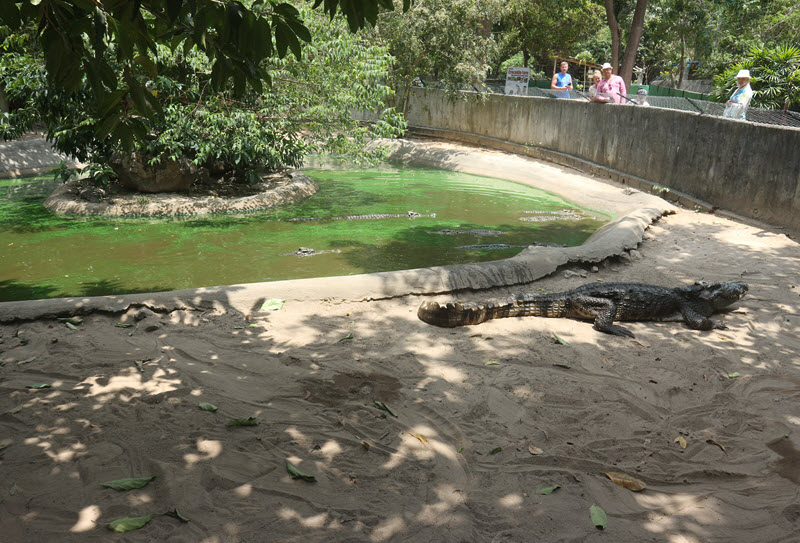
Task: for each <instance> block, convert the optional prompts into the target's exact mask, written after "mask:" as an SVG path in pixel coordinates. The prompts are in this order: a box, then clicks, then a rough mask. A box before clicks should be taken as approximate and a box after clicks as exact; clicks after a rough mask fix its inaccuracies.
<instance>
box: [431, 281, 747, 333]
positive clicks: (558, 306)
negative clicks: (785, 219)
mask: <svg viewBox="0 0 800 543" xmlns="http://www.w3.org/2000/svg"><path fill="white" fill-rule="evenodd" d="M747 289H748V287H747V284H746V283H743V282H741V281H729V282H713V283H712V282H705V281H700V282H697V283H695V284H694V285H692V286H686V287H677V288H669V287H661V286H657V285H649V284H645V283H589V284H586V285H583V286H581V287H578V288H575V289H572V290H567V291H565V292H559V293H554V294H518V295H516V296H510V297H505V298H496V299H493V300H488V301H485V302H450V303H447V304H445V305H439V304H438V303H437V302H423V303H422V305H420V307H419V310H418V311H417V316H418V317H419V318H420V319H421V320H423V321H425V322H427V323H428V324H433V325H436V326H442V327H446V328H453V327H456V326H465V325H470V324H479V323H481V322H485V321H488V320H490V319H499V318H503V317H528V316H534V317H564V318H572V319H592V320H594V329H595V330H599V331H600V332H606V333H608V334H614V335H618V336H629V337H634V336H633V333H632V332H631V331H630V330H628V329H627V328H625V327H623V326H619V325H616V324H614V321H671V322H679V321H683V322H685V323H686V324H687V326H689V328H692V329H695V330H712V329H725V328H726V326H725V324H724V323H719V322H714V321H712V320H711V319H709V318H708V317H709V316H711V315H712V314H713V313H714V312H716V311H718V310H720V309H723V308H725V307H727V306H729V305H731V304H732V303H734V302H736V301H738V300H740V299H741V298H742V296H744V295H745V293H746V292H747Z"/></svg>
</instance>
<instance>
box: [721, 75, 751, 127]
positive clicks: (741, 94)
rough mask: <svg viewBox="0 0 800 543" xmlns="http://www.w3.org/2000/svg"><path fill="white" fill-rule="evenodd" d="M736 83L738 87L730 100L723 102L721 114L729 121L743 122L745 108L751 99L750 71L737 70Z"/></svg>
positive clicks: (745, 113)
mask: <svg viewBox="0 0 800 543" xmlns="http://www.w3.org/2000/svg"><path fill="white" fill-rule="evenodd" d="M736 83H737V84H738V85H739V88H737V89H736V90H735V91H733V94H731V97H730V99H729V100H728V101H727V102H725V112H724V113H723V114H722V115H723V116H724V117H727V118H729V119H740V120H745V119H746V118H747V106H748V105H749V104H750V100H751V99H752V98H753V89H751V88H750V70H739V73H738V74H736Z"/></svg>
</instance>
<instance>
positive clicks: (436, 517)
mask: <svg viewBox="0 0 800 543" xmlns="http://www.w3.org/2000/svg"><path fill="white" fill-rule="evenodd" d="M434 494H435V495H436V498H437V499H438V500H439V501H438V502H436V503H426V504H425V505H423V506H422V508H421V510H420V512H419V513H417V515H416V517H415V520H416V521H417V522H421V523H423V524H428V525H432V526H437V525H441V524H446V523H449V522H452V521H453V517H452V512H453V510H454V509H456V508H458V507H461V506H463V505H464V503H465V502H466V500H467V496H466V494H465V493H464V492H463V491H462V490H461V489H458V488H455V487H454V486H452V485H450V484H440V485H438V486H437V487H436V488H435V489H434Z"/></svg>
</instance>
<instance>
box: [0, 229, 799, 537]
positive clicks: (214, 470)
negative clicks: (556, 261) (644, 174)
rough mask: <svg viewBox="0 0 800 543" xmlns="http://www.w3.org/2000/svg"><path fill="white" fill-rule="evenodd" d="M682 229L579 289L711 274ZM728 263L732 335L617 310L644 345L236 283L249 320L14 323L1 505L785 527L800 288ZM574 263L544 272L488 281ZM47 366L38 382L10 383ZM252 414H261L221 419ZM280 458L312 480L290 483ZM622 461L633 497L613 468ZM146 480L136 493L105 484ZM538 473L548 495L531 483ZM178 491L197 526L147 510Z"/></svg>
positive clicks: (380, 524)
mask: <svg viewBox="0 0 800 543" xmlns="http://www.w3.org/2000/svg"><path fill="white" fill-rule="evenodd" d="M693 235H694V234H693V232H692V230H691V229H688V228H687V229H686V230H685V231H676V232H674V238H675V241H676V245H677V246H679V247H680V250H674V251H673V250H667V251H663V253H664V254H658V255H655V256H654V255H652V254H651V255H648V256H649V257H650V258H651V259H654V260H655V261H656V262H655V264H649V265H647V266H644V265H643V264H640V265H641V266H642V269H637V268H636V266H637V264H635V263H634V264H625V265H623V264H620V263H618V262H612V263H611V264H609V265H608V266H603V265H601V264H598V267H599V268H600V269H599V271H598V272H596V275H589V276H588V277H589V278H590V279H587V281H593V280H595V279H599V280H603V281H613V280H623V281H624V280H637V279H645V280H648V281H649V280H650V279H652V280H653V282H658V283H659V284H668V283H669V284H673V283H674V284H686V283H689V282H690V280H694V279H708V278H709V277H707V276H710V275H712V273H711V272H714V271H716V267H718V264H715V267H714V269H711V268H707V269H706V271H705V272H704V273H696V275H698V276H699V277H689V275H691V274H694V273H695V271H694V268H689V269H687V270H684V269H683V268H686V266H687V259H688V258H691V255H693V254H696V250H695V249H693V248H688V249H687V248H685V247H682V245H681V244H683V243H688V242H691V241H692V236H693ZM743 239H744V241H742V242H741V243H731V244H730V247H729V248H728V249H729V250H730V254H725V255H721V256H720V261H723V260H724V261H725V262H730V264H729V265H730V266H733V267H734V269H735V270H736V271H734V272H730V273H732V274H738V273H739V271H738V270H740V269H745V270H750V271H751V272H752V271H758V270H757V269H756V268H755V267H754V266H747V265H741V263H740V262H739V261H736V260H731V255H736V254H739V253H746V252H751V251H752V252H755V251H756V248H757V244H756V243H755V242H754V241H753V240H752V239H750V238H748V237H747V236H744V237H743ZM685 240H688V241H685ZM728 249H726V250H728ZM641 250H642V252H643V253H645V252H646V251H647V247H646V244H645V246H644V247H643V248H641ZM683 254H685V255H687V256H686V257H681V256H680V255H683ZM790 256H791V255H789V254H781V255H778V254H765V255H764V258H765V259H771V258H776V259H780V260H781V261H780V262H778V263H772V262H767V261H765V262H766V263H765V266H770V267H771V266H773V265H774V266H776V267H784V268H785V270H783V271H784V272H786V274H788V272H790V271H793V270H794V269H795V265H794V264H792V262H791V258H789V257H790ZM682 258H683V259H682ZM743 258H744V257H743ZM673 259H674V263H673ZM575 269H577V270H578V271H581V270H580V267H577V266H576V267H575ZM642 270H644V271H642ZM676 270H677V271H676ZM725 277H728V275H726V276H725ZM743 278H744V279H746V280H748V282H749V283H750V284H751V290H750V292H749V293H748V295H747V296H746V297H745V298H744V299H743V300H742V301H741V302H739V303H737V304H736V305H735V306H733V311H730V312H728V313H723V314H719V315H715V316H714V317H713V318H714V319H715V320H720V321H726V322H727V323H728V327H729V329H728V330H712V331H707V332H706V331H696V330H691V329H689V328H687V327H686V326H685V325H684V324H683V323H659V322H635V323H625V324H624V325H625V326H628V327H629V328H630V329H631V330H633V331H634V333H635V334H636V338H635V339H629V338H621V337H615V336H610V335H607V334H603V333H600V332H597V331H595V330H593V328H592V323H591V322H588V321H585V322H582V321H578V320H570V319H544V318H536V317H531V318H521V319H499V320H495V321H489V322H487V323H483V324H480V325H477V326H470V327H463V328H456V329H443V328H437V327H433V326H429V325H427V324H425V323H423V322H421V321H419V320H418V319H417V317H416V312H415V311H416V308H417V307H418V306H419V302H420V300H421V298H420V297H413V296H412V297H408V298H397V299H392V300H381V301H373V302H349V301H341V302H339V301H336V300H334V301H325V302H317V301H315V302H308V303H306V302H302V303H301V302H296V303H291V304H290V303H287V304H286V306H284V308H282V309H281V310H279V311H272V312H270V313H269V314H268V316H264V313H259V312H258V307H259V304H260V303H262V302H261V301H260V300H261V298H262V297H261V296H260V295H258V296H250V297H247V302H246V304H245V302H241V300H240V301H239V306H240V307H244V305H248V307H250V309H247V311H249V313H248V312H245V311H240V310H237V309H232V308H230V307H226V308H225V310H224V311H220V312H218V313H217V312H215V311H210V312H209V311H206V312H205V313H203V314H201V313H200V311H191V310H178V311H175V312H169V311H164V312H162V313H160V314H158V316H157V322H158V326H159V329H158V330H154V331H150V332H145V331H144V330H143V329H142V328H143V327H140V328H133V327H131V328H128V329H122V330H120V329H118V328H114V324H115V323H117V322H120V321H122V322H128V321H126V320H125V319H124V318H118V316H117V315H100V314H98V315H94V316H92V317H91V318H90V319H89V318H87V319H86V321H85V322H84V323H83V324H82V325H81V327H79V329H78V330H67V329H63V330H62V328H64V327H63V326H60V325H59V323H56V322H54V321H52V320H48V321H43V322H41V323H40V322H38V321H37V322H34V323H25V324H14V325H9V326H6V327H5V328H3V329H2V330H0V337H2V338H3V339H4V340H5V343H3V344H2V346H0V349H3V348H8V350H7V351H5V352H4V354H3V359H2V361H3V362H5V365H3V366H2V368H1V370H2V371H3V372H4V375H3V377H4V378H5V377H6V376H8V378H7V379H6V380H5V381H3V383H2V384H3V387H4V388H2V393H4V394H0V415H1V416H0V424H2V428H0V431H2V435H0V470H3V471H0V476H2V477H3V480H9V481H11V482H14V483H16V484H17V485H18V486H19V487H20V488H21V489H23V491H20V493H19V494H18V495H16V496H8V497H6V498H4V499H5V501H4V503H3V507H6V508H7V510H8V511H10V514H11V515H13V517H14V518H13V523H14V525H15V526H24V527H25V528H22V529H28V528H27V527H33V526H35V525H39V526H42V525H43V526H45V527H46V528H45V529H51V528H48V527H47V526H48V522H51V523H53V526H56V523H55V522H54V521H53V519H54V518H55V519H56V520H57V521H58V523H59V524H58V530H60V531H59V532H56V531H55V530H54V531H53V532H52V533H47V534H45V533H44V532H42V534H44V535H42V537H40V538H44V537H48V536H49V538H50V539H53V540H57V539H58V535H53V534H54V533H61V534H63V533H66V532H67V531H69V532H71V533H75V534H82V535H81V536H80V537H86V535H85V534H86V533H89V532H92V531H93V530H94V532H93V533H91V534H90V535H97V537H96V539H98V540H100V539H102V534H101V532H102V533H106V532H105V528H104V524H106V523H107V522H109V521H110V520H113V519H115V518H121V517H124V516H139V515H146V514H150V513H154V514H156V515H157V516H156V517H154V519H153V521H152V522H151V523H149V524H148V525H147V526H145V527H144V528H142V529H141V531H139V532H138V533H134V534H132V535H130V536H127V537H129V538H130V537H133V538H134V539H136V537H139V538H140V539H141V540H148V541H149V540H152V541H162V540H163V541H168V540H176V541H177V540H186V541H198V542H205V543H223V542H227V541H239V540H242V541H244V540H251V539H253V540H260V539H259V538H261V539H264V538H266V539H269V540H276V541H279V540H280V541H282V540H287V541H294V540H297V541H300V540H304V541H308V542H309V543H311V542H317V541H319V542H328V541H339V540H341V541H345V540H347V541H350V540H352V541H373V542H382V543H383V542H386V543H391V542H394V541H398V542H416V541H420V542H421V541H487V542H488V541H492V540H497V541H516V540H517V539H518V540H520V541H528V540H542V541H549V540H553V541H555V540H564V541H583V540H588V539H593V538H594V537H600V536H602V537H610V538H611V540H620V541H623V540H625V541H627V540H631V541H649V540H651V539H655V540H658V541H665V542H667V543H705V542H706V541H712V540H713V541H715V540H720V541H722V540H731V541H732V540H734V539H735V537H734V536H732V535H731V534H739V533H741V534H743V535H742V536H741V537H740V539H741V540H743V541H744V540H747V541H754V542H755V541H762V540H764V541H767V540H769V541H773V540H774V541H781V540H787V539H786V534H790V533H792V531H793V530H795V529H796V523H797V521H798V519H800V507H796V504H795V501H796V499H795V498H796V494H797V485H796V482H795V481H794V479H793V477H796V473H795V471H796V470H794V464H795V463H796V462H795V459H796V455H797V454H798V453H797V448H796V445H795V444H796V439H795V436H794V433H795V432H796V431H797V429H798V428H800V415H798V414H797V413H796V412H794V411H793V410H792V406H793V405H794V404H796V400H797V399H798V398H799V397H800V374H798V370H800V357H798V356H797V352H800V319H798V318H797V317H796V315H797V314H800V297H798V298H792V299H791V301H789V302H787V301H786V299H785V296H784V295H783V293H782V292H779V289H785V288H786V287H785V285H784V284H783V283H785V282H787V281H789V280H788V279H781V278H779V279H777V280H776V282H777V283H779V284H777V285H775V284H772V283H771V281H772V280H771V279H770V277H769V276H768V275H763V274H759V275H749V276H744V277H743ZM581 280H582V279H576V278H569V277H563V274H562V273H561V271H559V272H557V273H556V274H554V275H553V276H551V277H549V278H546V279H544V280H542V281H539V282H537V283H534V284H530V285H524V286H520V287H513V288H511V287H509V288H506V289H497V295H503V296H504V295H507V294H508V293H509V292H538V291H539V289H546V290H547V291H548V292H557V291H560V290H563V287H565V286H574V283H575V282H576V281H581ZM253 288H255V287H253ZM259 288H261V287H259ZM263 288H268V287H263ZM259 292H260V291H259ZM494 294H495V291H492V292H490V293H486V292H473V291H464V292H461V293H458V294H456V295H453V296H452V297H454V298H460V297H462V296H463V297H464V298H465V299H468V300H479V299H482V298H485V297H486V296H487V295H492V296H493V295H494ZM793 294H795V295H798V294H800V288H798V289H797V291H796V292H793ZM446 297H450V296H449V295H441V296H437V298H440V299H441V298H446ZM181 307H185V306H181ZM173 313H174V314H173ZM132 314H133V313H131V315H132ZM129 320H130V322H133V320H132V317H130V319H129ZM153 320H155V319H153ZM153 320H151V321H148V322H153ZM90 321H91V327H90V326H89V324H90ZM251 324H256V326H251ZM50 325H52V326H50ZM48 326H49V327H48ZM18 329H20V330H22V331H21V332H19V334H18V335H14V334H15V333H16V332H17V330H18ZM111 334H115V335H114V336H112V335H111ZM129 334H130V335H129ZM350 334H352V337H348V336H349V335H350ZM556 336H557V337H556ZM53 337H57V339H58V342H56V343H51V338H53ZM20 338H25V339H29V340H30V342H29V343H26V344H23V343H24V342H22V341H21V339H20ZM559 339H560V340H562V341H563V343H562V342H561V341H559ZM565 343H566V344H565ZM9 351H11V352H10V354H9ZM72 353H77V356H74V355H72ZM34 356H35V357H36V358H35V359H32V357H34ZM142 361H144V362H142ZM137 362H142V363H141V364H137ZM37 382H41V383H47V384H49V385H51V387H52V388H49V389H41V390H28V389H26V388H25V385H27V384H29V383H37ZM201 402H203V403H210V404H213V405H214V406H217V407H218V410H217V411H216V412H213V411H207V410H205V407H207V406H205V407H200V406H199V404H200V403H201ZM384 407H386V408H387V409H383V408H384ZM248 416H253V417H255V418H256V420H257V422H258V425H257V426H252V427H238V428H231V427H227V426H226V424H227V423H228V422H229V421H231V420H232V419H240V418H245V419H246V418H247V417H248ZM786 435H788V436H789V437H785V436H786ZM678 437H682V438H684V439H685V441H686V442H687V446H686V448H683V447H682V446H681V445H680V441H675V440H676V438H678ZM776 440H777V444H773V443H775V442H776ZM32 460H34V461H35V462H31V461H32ZM287 462H289V463H290V464H291V465H292V466H294V467H295V468H296V469H297V470H300V471H301V472H303V473H304V474H308V475H313V476H314V477H315V478H316V481H315V482H310V481H306V480H303V479H302V478H292V475H291V474H290V473H289V471H288V470H287V466H286V463H287ZM612 471H617V472H623V473H626V474H630V475H631V476H635V477H638V478H641V479H642V480H643V481H645V482H646V483H647V489H645V490H644V491H643V492H640V493H632V492H630V491H629V490H627V489H624V488H621V487H619V486H617V485H615V484H614V483H613V482H612V481H611V480H610V479H608V477H607V476H606V475H604V473H606V472H612ZM9 474H14V477H12V478H11V479H8V475H9ZM151 475H152V476H156V479H155V480H154V481H153V482H151V483H149V485H148V486H147V487H146V488H145V489H144V490H143V491H134V492H121V493H117V492H114V491H111V490H110V489H106V488H103V487H101V485H100V484H99V483H101V482H103V481H108V480H113V479H118V478H122V477H133V476H151ZM17 476H19V478H20V479H19V480H17ZM545 483H546V484H547V485H559V488H558V490H557V491H555V492H553V493H552V494H549V495H539V494H538V488H539V486H541V485H543V484H545ZM4 491H5V492H6V493H8V489H0V493H2V492H4ZM0 498H3V496H0ZM101 503H102V504H103V505H102V506H100V505H99V504H101ZM593 503H594V504H597V505H600V506H602V507H603V508H604V509H605V510H606V512H607V513H608V515H609V525H608V529H607V530H606V531H605V532H600V531H597V530H596V528H594V526H593V525H592V524H591V522H590V519H589V516H588V508H589V506H591V505H592V504H593ZM176 508H177V509H179V510H180V511H181V513H182V514H184V515H185V516H187V517H188V518H190V519H191V521H192V522H190V523H188V524H182V523H180V522H179V521H178V520H177V519H174V518H168V517H164V516H161V514H162V513H164V512H166V511H170V510H174V509H176ZM25 519H28V521H29V522H27V521H26V520H25ZM42 519H44V520H42ZM31 529H33V528H31ZM37 529H38V528H37ZM795 531H796V530H795ZM31 533H32V532H31ZM504 535H505V536H507V537H505V538H504ZM762 536H763V537H762ZM773 536H774V537H773ZM37 537H38V535H37ZM781 537H783V539H781ZM0 538H2V536H0ZM515 538H516V539H515ZM31 539H32V540H33V539H36V538H35V537H33V538H31Z"/></svg>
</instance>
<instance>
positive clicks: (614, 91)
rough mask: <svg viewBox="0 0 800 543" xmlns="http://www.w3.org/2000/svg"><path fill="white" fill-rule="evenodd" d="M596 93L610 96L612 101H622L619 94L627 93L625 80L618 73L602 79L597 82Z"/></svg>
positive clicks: (616, 102) (617, 102)
mask: <svg viewBox="0 0 800 543" xmlns="http://www.w3.org/2000/svg"><path fill="white" fill-rule="evenodd" d="M597 94H599V95H603V94H605V95H607V96H609V97H610V98H611V101H612V102H614V103H615V104H619V103H620V102H622V97H621V96H620V95H622V94H627V90H626V89H625V81H623V80H622V78H621V77H620V76H618V75H612V76H611V79H608V80H606V79H603V80H602V81H600V83H598V84H597Z"/></svg>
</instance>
